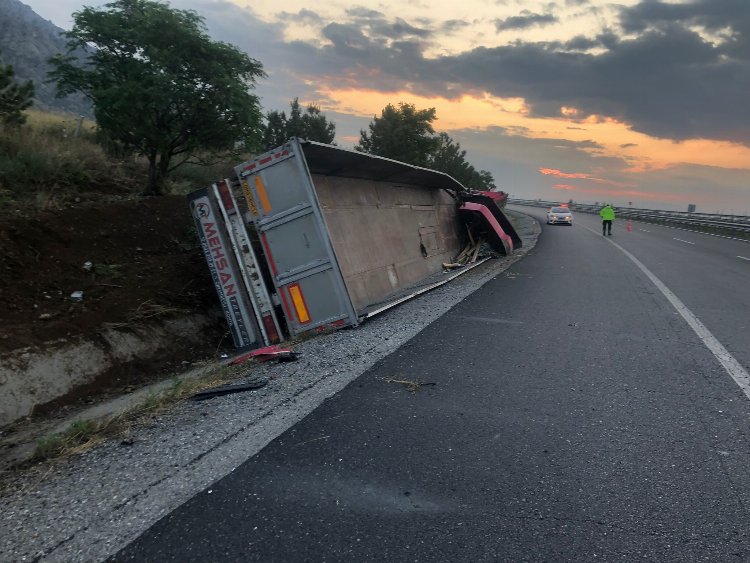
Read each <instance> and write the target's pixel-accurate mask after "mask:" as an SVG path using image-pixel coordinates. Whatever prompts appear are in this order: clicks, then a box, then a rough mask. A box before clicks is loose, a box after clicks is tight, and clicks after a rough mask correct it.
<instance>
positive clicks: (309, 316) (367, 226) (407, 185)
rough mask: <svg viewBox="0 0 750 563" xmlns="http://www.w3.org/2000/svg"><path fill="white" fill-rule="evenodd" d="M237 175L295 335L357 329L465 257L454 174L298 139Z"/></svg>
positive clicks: (238, 169) (238, 170)
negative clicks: (446, 264) (371, 314)
mask: <svg viewBox="0 0 750 563" xmlns="http://www.w3.org/2000/svg"><path fill="white" fill-rule="evenodd" d="M235 171H236V173H237V176H238V177H239V179H240V183H241V185H242V188H243V191H244V194H245V197H246V198H247V202H248V207H249V209H250V214H251V216H252V221H253V223H254V225H255V228H256V229H257V231H258V235H259V238H260V240H261V242H262V247H263V251H264V253H265V259H266V261H267V263H268V267H269V269H270V271H271V274H272V278H273V284H274V286H275V291H276V293H277V294H278V296H279V298H280V301H281V305H282V308H283V312H284V316H285V318H286V322H287V328H288V330H289V332H290V334H292V335H296V334H300V333H303V332H307V331H309V330H313V329H315V330H324V329H326V328H335V327H341V326H346V325H356V324H357V323H358V322H359V319H361V318H362V317H364V316H365V315H367V313H368V311H372V310H373V309H375V308H380V307H382V305H383V304H384V303H385V302H387V301H388V300H389V299H393V298H396V297H398V296H399V295H400V294H403V292H404V291H406V290H407V289H408V288H410V287H414V286H415V284H418V283H419V282H420V281H421V280H425V279H426V278H428V277H430V276H431V275H433V274H436V273H439V272H441V270H442V264H443V262H450V261H451V260H452V259H453V257H454V256H455V255H456V254H458V252H459V251H460V249H461V244H462V236H463V234H462V230H463V226H462V223H461V221H460V219H459V216H458V213H457V203H456V197H455V194H456V193H458V192H462V191H464V187H463V186H462V185H461V184H460V183H459V182H457V181H456V180H454V179H453V178H451V177H450V176H448V175H447V174H443V173H441V172H436V171H434V170H428V169H425V168H419V167H416V166H411V165H408V164H404V163H402V162H397V161H394V160H390V159H386V158H381V157H376V156H372V155H368V154H364V153H359V152H355V151H350V150H346V149H342V148H339V147H336V146H332V145H325V144H322V143H315V142H310V141H302V140H299V139H291V140H290V141H289V142H288V143H286V144H284V145H283V146H281V147H279V148H278V149H275V150H273V151H269V152H268V153H265V154H263V155H260V156H259V157H257V158H255V159H253V160H251V161H248V162H245V163H243V164H240V165H239V166H237V167H236V168H235Z"/></svg>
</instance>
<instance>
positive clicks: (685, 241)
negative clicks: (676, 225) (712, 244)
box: [672, 237, 695, 244]
mask: <svg viewBox="0 0 750 563" xmlns="http://www.w3.org/2000/svg"><path fill="white" fill-rule="evenodd" d="M672 240H679V241H680V242H684V243H685V244H695V243H694V242H690V241H689V240H682V239H681V238H675V237H672Z"/></svg>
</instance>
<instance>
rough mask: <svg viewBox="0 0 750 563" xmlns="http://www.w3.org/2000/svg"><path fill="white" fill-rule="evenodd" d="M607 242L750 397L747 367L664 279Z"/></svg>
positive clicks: (617, 246)
mask: <svg viewBox="0 0 750 563" xmlns="http://www.w3.org/2000/svg"><path fill="white" fill-rule="evenodd" d="M585 228H586V229H587V230H589V231H591V232H592V233H594V234H595V235H598V233H597V232H596V231H594V230H593V229H589V228H588V227H585ZM607 242H609V243H610V244H613V245H614V246H615V248H617V249H618V250H619V251H620V252H622V253H623V254H624V255H625V256H627V257H628V258H630V260H631V261H632V262H633V263H634V264H635V265H636V266H638V268H640V270H641V271H642V272H643V273H644V274H646V277H648V279H650V280H651V283H653V284H654V285H655V286H656V287H657V289H658V290H659V291H661V292H662V294H663V295H664V297H666V298H667V300H668V301H669V302H670V303H671V304H672V306H673V307H674V308H675V309H677V312H678V313H679V314H680V315H682V318H683V319H685V321H686V322H687V324H688V325H690V328H692V329H693V331H694V332H695V334H696V335H697V336H698V338H700V339H701V341H702V342H703V344H705V345H706V348H708V349H709V350H710V351H711V353H712V354H713V355H714V356H715V357H716V359H717V360H719V363H720V364H721V365H722V367H723V368H724V369H725V370H726V371H727V373H728V374H729V375H730V377H731V378H732V379H734V382H735V383H736V384H737V385H738V386H739V388H740V389H742V392H743V393H744V394H745V396H746V397H747V398H748V399H750V374H748V373H747V371H746V370H745V368H743V367H742V365H740V363H739V362H738V361H737V360H736V359H735V358H734V356H732V354H730V353H729V352H728V351H727V349H726V348H724V346H723V345H722V344H721V342H719V341H718V340H717V339H716V337H715V336H714V335H713V334H711V331H710V330H708V328H706V326H705V325H704V324H703V323H702V322H701V321H700V320H699V319H698V317H696V316H695V315H694V314H693V312H692V311H691V310H690V309H688V308H687V306H686V305H685V304H684V303H683V302H682V301H680V299H679V298H678V297H677V296H676V295H675V294H674V293H672V291H671V290H670V289H669V288H668V287H667V286H666V285H664V283H662V281H661V280H660V279H659V278H657V277H656V275H655V274H653V273H652V272H651V270H649V269H648V268H647V267H646V266H644V265H643V263H641V261H640V260H638V258H636V257H635V256H633V255H632V254H631V253H630V252H628V251H627V250H625V249H624V248H623V247H622V246H620V245H619V244H617V243H616V242H614V241H613V240H612V239H607Z"/></svg>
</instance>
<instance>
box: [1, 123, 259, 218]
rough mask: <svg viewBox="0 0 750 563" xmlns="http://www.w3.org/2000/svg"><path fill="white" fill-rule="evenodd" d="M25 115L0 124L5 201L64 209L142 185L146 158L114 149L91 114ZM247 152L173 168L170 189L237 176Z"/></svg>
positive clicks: (128, 193)
mask: <svg viewBox="0 0 750 563" xmlns="http://www.w3.org/2000/svg"><path fill="white" fill-rule="evenodd" d="M26 115H27V122H26V123H25V124H24V125H22V126H21V127H19V128H16V129H7V130H3V129H2V128H0V204H4V203H5V204H7V203H10V202H12V203H13V204H16V205H17V206H18V207H20V208H23V207H26V206H28V207H31V208H36V209H60V208H62V207H64V206H65V205H67V204H68V203H69V202H71V201H76V202H77V201H80V200H85V199H89V200H90V199H95V200H102V199H123V198H133V197H137V196H138V194H139V193H141V192H142V191H143V188H144V187H145V185H146V177H147V171H148V164H147V162H146V159H144V158H141V157H135V156H130V157H123V156H114V155H113V154H109V153H108V152H107V151H106V150H105V149H104V148H103V147H102V146H101V145H100V143H99V141H98V133H97V127H96V123H95V122H93V121H92V120H90V119H83V120H81V118H80V117H78V116H74V115H70V114H61V113H51V112H45V111H42V110H37V109H31V110H29V111H27V112H26ZM249 157H250V156H249V155H247V156H246V157H245V158H249ZM242 158H243V157H237V156H235V157H233V158H230V159H228V160H224V161H214V162H212V163H209V165H208V166H204V165H199V164H184V165H182V166H180V167H179V168H177V169H176V170H175V171H173V172H172V174H171V175H170V177H169V179H168V180H167V182H166V185H165V191H166V193H173V194H186V193H189V192H192V191H194V190H196V189H198V188H202V187H206V186H208V185H210V184H212V183H213V182H216V181H217V180H221V179H223V178H227V177H233V176H234V171H233V166H234V165H236V164H238V163H239V162H240V161H241V160H242Z"/></svg>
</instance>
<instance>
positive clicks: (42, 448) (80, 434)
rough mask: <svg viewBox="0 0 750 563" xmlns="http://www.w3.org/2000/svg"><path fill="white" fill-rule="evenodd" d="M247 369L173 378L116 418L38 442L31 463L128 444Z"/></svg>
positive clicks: (82, 425) (231, 368)
mask: <svg viewBox="0 0 750 563" xmlns="http://www.w3.org/2000/svg"><path fill="white" fill-rule="evenodd" d="M247 367H248V363H247V362H245V363H244V364H243V365H242V366H217V367H215V368H213V369H211V370H209V371H208V372H206V373H205V374H203V375H202V376H200V377H195V378H186V379H177V378H175V379H174V380H173V382H172V385H171V386H170V387H169V388H167V389H165V390H163V391H160V392H158V393H153V394H151V395H149V396H148V397H147V398H146V399H144V400H143V401H142V402H140V403H139V404H137V405H136V406H134V407H131V408H129V409H127V410H125V411H123V412H121V413H119V414H117V415H115V416H111V417H109V418H104V419H99V420H78V421H76V422H74V423H73V424H72V426H71V427H70V428H69V429H68V430H66V431H65V432H62V433H59V434H52V435H49V436H44V437H42V438H40V439H39V440H37V447H36V451H35V454H34V458H33V461H34V462H37V463H38V462H40V461H50V460H57V459H64V458H68V457H70V456H73V455H76V454H80V453H83V452H85V451H88V450H90V449H91V448H93V447H95V446H97V445H99V444H102V443H104V442H107V441H112V440H122V441H123V443H129V442H130V441H132V434H133V432H134V430H135V429H137V428H140V427H143V426H146V425H148V424H150V423H151V422H153V420H154V419H155V418H156V417H157V416H159V415H161V414H163V413H165V412H166V411H168V410H169V409H171V408H173V407H174V406H175V405H176V404H178V403H180V402H182V401H184V400H185V399H186V398H188V397H191V396H193V395H195V394H196V393H198V392H199V391H203V390H205V389H210V388H212V387H216V386H219V385H224V384H227V383H229V382H231V381H232V380H234V379H236V378H237V377H238V376H239V374H240V371H242V370H246V369H247Z"/></svg>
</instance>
